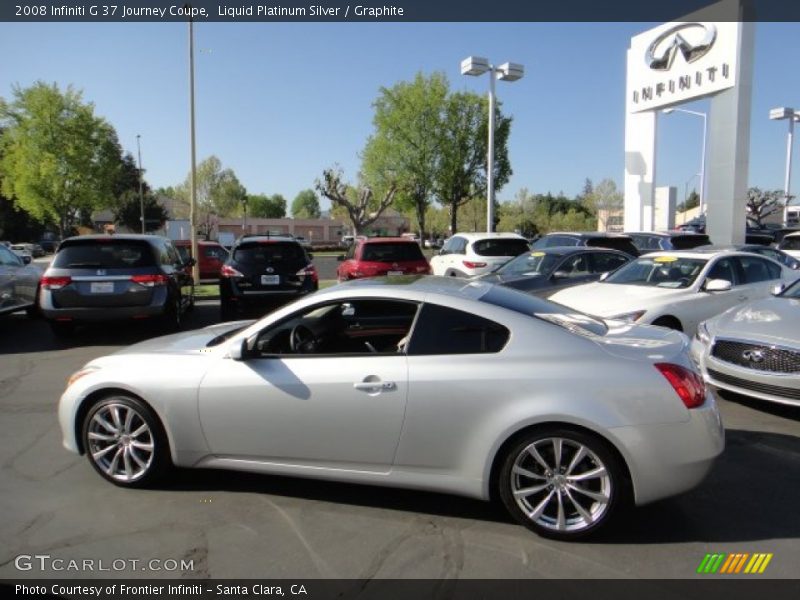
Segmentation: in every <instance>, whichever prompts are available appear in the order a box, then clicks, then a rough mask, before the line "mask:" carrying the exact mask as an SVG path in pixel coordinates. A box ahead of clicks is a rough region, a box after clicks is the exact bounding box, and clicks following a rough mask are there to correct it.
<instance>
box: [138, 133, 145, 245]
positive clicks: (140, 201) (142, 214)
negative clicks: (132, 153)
mask: <svg viewBox="0 0 800 600" xmlns="http://www.w3.org/2000/svg"><path fill="white" fill-rule="evenodd" d="M141 137H142V136H141V135H138V134H137V135H136V150H137V152H138V153H139V209H140V211H141V216H140V218H141V220H142V233H145V227H144V194H143V193H142V146H141V144H140V143H139V138H141Z"/></svg>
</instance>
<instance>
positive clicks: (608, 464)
mask: <svg viewBox="0 0 800 600" xmlns="http://www.w3.org/2000/svg"><path fill="white" fill-rule="evenodd" d="M623 473H624V472H623V469H622V466H621V465H620V461H619V459H618V458H617V457H616V456H615V455H614V453H613V452H612V451H610V450H609V449H608V447H607V446H606V444H605V443H604V442H603V441H602V440H600V439H599V438H597V437H595V436H593V435H590V434H587V433H584V432H581V431H573V430H570V429H561V428H547V429H540V430H536V431H532V432H530V433H528V434H525V435H524V436H522V437H521V438H520V439H519V440H517V442H516V443H514V444H513V446H512V447H511V448H510V449H509V451H508V452H507V454H506V455H505V458H504V460H503V463H502V467H501V469H500V473H499V477H498V480H497V483H498V486H499V489H498V492H499V496H500V498H501V500H502V501H503V504H504V505H505V507H506V509H507V510H508V511H509V513H511V515H512V516H513V517H514V518H515V519H516V520H517V521H519V522H520V523H522V524H523V525H525V526H526V527H528V528H529V529H532V530H533V531H535V532H536V533H538V534H540V535H542V536H545V537H549V538H555V539H561V540H570V539H577V538H580V537H583V536H586V535H588V534H590V533H594V532H596V531H597V530H598V529H600V528H601V527H603V526H604V525H605V524H606V523H608V521H609V520H610V519H611V518H612V516H613V515H614V513H615V512H616V511H617V508H618V507H619V505H620V504H621V503H622V502H623V501H624V498H625V496H626V494H627V482H626V480H625V477H624V475H623Z"/></svg>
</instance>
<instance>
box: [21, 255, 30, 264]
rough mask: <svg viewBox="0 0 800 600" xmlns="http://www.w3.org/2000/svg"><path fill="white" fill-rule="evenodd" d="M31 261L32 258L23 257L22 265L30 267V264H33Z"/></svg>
mask: <svg viewBox="0 0 800 600" xmlns="http://www.w3.org/2000/svg"><path fill="white" fill-rule="evenodd" d="M31 260H32V259H31V257H30V256H28V255H27V254H26V255H24V256H22V263H23V264H26V265H29V264H31Z"/></svg>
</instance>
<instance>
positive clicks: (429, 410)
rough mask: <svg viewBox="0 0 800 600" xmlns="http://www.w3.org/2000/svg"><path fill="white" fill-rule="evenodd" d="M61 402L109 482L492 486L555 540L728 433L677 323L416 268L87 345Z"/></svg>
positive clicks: (72, 434) (480, 491)
mask: <svg viewBox="0 0 800 600" xmlns="http://www.w3.org/2000/svg"><path fill="white" fill-rule="evenodd" d="M59 420H60V424H61V428H62V431H63V435H64V445H65V446H66V448H68V449H69V450H71V451H73V452H78V453H82V454H86V455H87V456H88V458H89V462H90V463H91V464H92V466H93V467H94V468H95V469H96V470H97V471H98V472H99V473H100V475H102V476H103V477H104V478H105V479H107V480H109V481H110V482H112V483H114V484H117V485H120V486H125V487H142V486H146V485H148V484H150V483H152V482H153V481H154V480H155V479H156V478H158V477H159V476H161V475H163V474H164V472H165V471H166V470H167V469H168V468H169V467H171V466H178V467H214V468H224V469H237V470H244V471H257V472H261V473H270V474H281V475H293V476H299V477H312V478H321V479H330V480H338V481H348V482H360V483H366V484H373V485H387V486H398V487H409V488H418V489H425V490H434V491H439V492H447V493H453V494H461V495H464V496H471V497H475V498H481V499H485V500H488V499H490V498H493V497H496V498H499V499H500V500H501V501H502V502H503V504H504V505H505V507H506V508H507V509H508V511H509V512H510V513H511V515H513V517H514V518H516V519H517V520H518V521H520V522H521V523H523V524H524V525H526V526H528V527H529V528H531V529H533V530H534V531H536V532H538V533H540V534H542V535H546V536H550V537H555V538H561V539H573V538H576V537H580V536H582V535H585V534H588V533H590V532H594V531H596V530H598V529H599V528H601V527H602V526H603V525H604V524H605V523H607V522H608V521H609V520H610V519H611V517H612V516H613V515H614V513H616V512H618V509H619V508H620V507H622V506H623V505H625V504H626V503H627V501H629V500H630V501H633V502H634V503H635V504H637V505H641V504H646V503H648V502H652V501H654V500H658V499H660V498H665V497H668V496H671V495H674V494H678V493H680V492H683V491H685V490H688V489H690V488H692V487H693V486H695V485H697V484H698V483H699V482H700V481H701V480H702V479H703V477H704V476H705V475H706V473H707V472H708V470H709V468H710V467H711V465H712V462H713V461H714V458H715V457H716V456H717V455H719V454H720V452H722V449H723V444H724V440H723V429H722V424H721V421H720V417H719V413H718V411H717V407H716V404H715V401H714V398H713V396H712V395H711V394H710V393H707V391H706V388H705V386H704V384H703V381H702V378H701V377H700V376H699V375H698V374H697V372H696V371H695V367H694V365H693V363H692V361H691V360H690V357H689V355H688V339H687V338H686V337H685V336H684V335H683V334H681V333H678V332H675V331H670V330H667V329H663V328H660V327H647V326H637V325H632V324H629V323H622V322H615V321H605V322H604V321H600V320H597V319H595V318H592V317H589V316H587V315H584V314H581V313H577V312H575V311H574V310H572V309H568V308H566V307H563V306H560V305H557V304H552V303H549V302H547V301H544V300H541V299H538V298H535V297H532V296H528V295H526V294H524V293H521V292H518V291H516V290H511V289H508V288H503V287H500V286H495V285H492V284H487V283H484V282H479V281H475V282H465V281H463V280H454V279H449V278H439V277H414V276H410V277H390V278H380V279H365V280H358V281H354V282H351V283H347V284H342V285H338V286H335V287H332V288H329V289H327V290H325V291H322V292H318V293H315V294H313V295H310V296H308V297H305V298H303V299H301V300H298V301H297V302H295V303H294V304H291V305H288V306H286V307H283V308H281V309H280V310H278V311H276V312H273V313H271V314H269V315H267V316H266V317H264V318H263V319H261V320H260V321H257V322H247V323H243V322H238V323H225V324H221V325H214V326H211V327H207V328H205V329H201V330H196V331H190V332H185V333H179V334H176V335H170V336H167V337H162V338H157V339H153V340H149V341H146V342H143V343H140V344H136V345H134V346H131V347H129V348H127V349H125V350H122V351H120V352H117V353H115V354H112V355H110V356H105V357H102V358H98V359H96V360H93V361H91V362H90V363H88V364H87V365H86V366H85V367H83V368H82V369H81V370H80V371H78V372H77V373H75V374H74V375H73V376H72V377H71V378H70V381H69V384H68V386H67V390H66V391H65V392H64V394H63V396H62V397H61V402H60V407H59Z"/></svg>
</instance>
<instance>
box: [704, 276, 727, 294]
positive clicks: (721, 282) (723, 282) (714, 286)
mask: <svg viewBox="0 0 800 600" xmlns="http://www.w3.org/2000/svg"><path fill="white" fill-rule="evenodd" d="M732 287H733V285H732V284H731V282H730V281H728V280H727V279H706V282H705V284H704V285H703V289H704V290H705V291H706V292H727V291H728V290H730V289H731V288H732Z"/></svg>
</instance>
